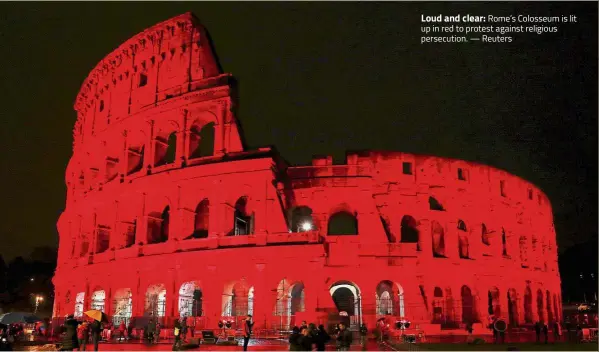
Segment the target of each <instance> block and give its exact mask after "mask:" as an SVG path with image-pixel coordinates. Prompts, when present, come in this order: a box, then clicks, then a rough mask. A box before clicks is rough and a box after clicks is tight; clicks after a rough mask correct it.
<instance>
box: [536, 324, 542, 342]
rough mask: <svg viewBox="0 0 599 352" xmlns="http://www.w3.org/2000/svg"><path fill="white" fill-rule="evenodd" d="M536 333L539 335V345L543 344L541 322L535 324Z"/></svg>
mask: <svg viewBox="0 0 599 352" xmlns="http://www.w3.org/2000/svg"><path fill="white" fill-rule="evenodd" d="M535 333H536V334H537V343H539V342H541V322H540V321H537V322H536V323H535Z"/></svg>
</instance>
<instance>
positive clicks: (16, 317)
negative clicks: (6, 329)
mask: <svg viewBox="0 0 599 352" xmlns="http://www.w3.org/2000/svg"><path fill="white" fill-rule="evenodd" d="M38 321H41V319H40V318H38V317H36V316H35V315H33V314H31V313H25V312H12V313H6V314H2V315H0V323H2V324H7V325H8V324H16V323H25V324H33V323H35V322H38Z"/></svg>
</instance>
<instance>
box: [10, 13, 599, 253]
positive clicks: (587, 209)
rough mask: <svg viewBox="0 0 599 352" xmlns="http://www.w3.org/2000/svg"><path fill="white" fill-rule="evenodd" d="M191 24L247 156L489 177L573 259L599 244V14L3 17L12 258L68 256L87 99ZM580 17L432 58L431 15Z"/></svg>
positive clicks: (449, 48) (450, 47)
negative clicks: (380, 160) (110, 75)
mask: <svg viewBox="0 0 599 352" xmlns="http://www.w3.org/2000/svg"><path fill="white" fill-rule="evenodd" d="M187 11H192V12H194V13H195V14H196V15H197V16H198V17H199V18H200V20H201V21H202V23H203V24H204V25H205V26H206V27H207V29H208V31H209V32H210V34H211V37H212V39H213V41H214V45H215V48H216V51H217V53H218V56H219V58H220V61H221V65H222V67H223V69H224V70H225V71H226V72H231V73H233V74H234V75H235V76H236V77H237V78H238V79H239V82H240V111H239V116H238V117H239V119H240V120H241V123H242V125H243V129H244V132H245V139H246V141H247V143H248V144H249V146H252V147H256V146H262V145H270V144H274V145H276V146H277V147H278V149H279V150H280V151H281V153H282V154H283V155H284V156H285V157H286V159H287V160H289V161H290V162H293V163H307V162H309V161H310V158H311V155H313V154H334V155H335V156H336V157H337V158H341V157H342V156H343V155H344V151H345V150H346V149H387V150H397V151H405V152H414V153H423V154H434V155H439V156H448V157H455V158H461V159H466V160H472V161H478V162H482V163H485V164H489V165H492V166H495V167H498V168H502V169H505V170H507V171H509V172H511V173H513V174H516V175H518V176H521V177H523V178H525V179H527V180H529V181H531V182H533V183H535V184H536V185H538V186H539V187H541V189H543V190H544V191H545V192H546V193H547V194H548V196H549V197H550V199H551V201H552V203H553V207H554V215H555V223H556V226H557V233H558V239H559V240H558V242H559V245H560V247H561V248H560V249H564V248H566V247H569V246H572V244H573V243H580V242H583V241H585V240H588V239H589V238H593V237H594V238H596V237H597V3H596V2H585V3H578V4H576V3H556V2H548V3H536V2H535V3H504V4H500V3H488V4H481V3H478V4H466V3H454V4H449V3H442V4H441V3H436V4H435V3H429V4H421V3H389V2H380V3H364V2H361V3H357V2H354V3H340V2H329V3H307V2H297V3H291V2H281V3H279V2H262V3H233V2H220V3H207V2H196V3H192V2H183V3H154V2H152V3H141V2H136V3H120V2H110V3H92V2H90V3H72V2H68V3H55V2H45V3H30V2H25V3H7V2H4V3H1V4H0V44H1V45H0V99H1V101H2V107H1V108H0V121H2V124H3V125H2V128H0V150H2V154H1V155H2V159H3V160H2V167H0V182H2V190H3V191H2V194H3V198H4V199H3V201H2V202H1V203H0V210H1V211H2V214H3V216H2V220H1V221H0V236H1V238H0V254H1V255H3V256H4V257H5V258H11V257H14V256H16V255H26V254H28V253H29V252H30V251H31V249H32V248H33V247H34V246H39V245H55V244H56V243H57V234H56V226H55V223H56V221H57V219H58V216H59V214H60V212H61V211H62V209H63V207H64V202H65V191H66V189H65V186H64V170H65V167H66V165H67V162H68V160H69V157H70V154H71V148H72V128H73V125H74V122H75V117H76V115H75V112H74V111H73V109H72V106H73V102H74V99H75V96H76V94H77V92H78V90H79V88H80V85H81V83H82V82H83V80H84V78H85V77H86V76H87V74H88V73H89V71H90V70H91V69H92V68H93V67H94V66H95V65H96V64H97V63H98V62H99V61H100V60H101V59H102V58H103V57H104V56H105V55H107V54H108V53H109V52H111V51H112V50H113V49H114V48H116V47H117V46H118V45H120V44H121V43H122V42H123V41H125V40H127V39H128V38H129V37H131V36H133V35H135V34H137V33H138V32H141V31H142V30H144V29H145V28H147V27H150V26H152V25H154V24H155V23H158V22H160V21H163V20H166V19H168V18H170V17H173V16H176V15H178V14H181V13H184V12H187ZM438 13H443V14H449V15H453V14H456V13H461V14H466V13H470V14H476V15H487V14H494V15H497V16H501V15H517V14H530V15H542V14H545V15H570V14H574V15H576V16H577V17H578V20H579V22H578V23H577V24H564V25H560V31H559V33H558V34H554V35H552V34H544V35H541V36H538V35H535V34H526V35H518V34H516V35H515V36H514V37H515V42H513V43H511V44H484V43H467V44H428V45H421V44H420V41H419V37H420V35H421V33H420V26H421V24H420V15H421V14H425V15H435V14H438Z"/></svg>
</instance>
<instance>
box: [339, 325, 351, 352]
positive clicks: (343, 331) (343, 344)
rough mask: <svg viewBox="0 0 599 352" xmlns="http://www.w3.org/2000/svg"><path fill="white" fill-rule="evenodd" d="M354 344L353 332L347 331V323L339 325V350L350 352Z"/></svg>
mask: <svg viewBox="0 0 599 352" xmlns="http://www.w3.org/2000/svg"><path fill="white" fill-rule="evenodd" d="M351 343H352V334H351V331H349V330H347V328H346V326H345V323H340V324H339V333H338V334H337V350H338V351H349V348H350V346H351Z"/></svg>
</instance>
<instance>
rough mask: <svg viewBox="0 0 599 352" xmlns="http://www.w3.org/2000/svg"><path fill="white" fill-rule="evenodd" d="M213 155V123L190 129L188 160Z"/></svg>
mask: <svg viewBox="0 0 599 352" xmlns="http://www.w3.org/2000/svg"><path fill="white" fill-rule="evenodd" d="M212 155H214V122H210V123H207V124H205V125H204V127H202V128H201V129H198V126H195V125H194V126H193V127H191V133H190V134H189V159H195V158H202V157H206V156H212Z"/></svg>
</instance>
